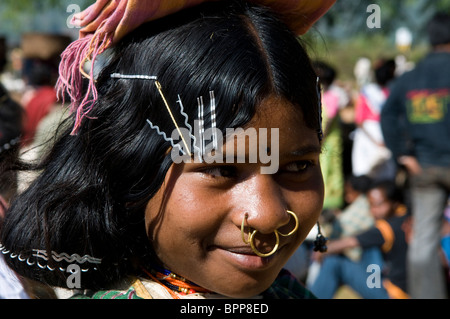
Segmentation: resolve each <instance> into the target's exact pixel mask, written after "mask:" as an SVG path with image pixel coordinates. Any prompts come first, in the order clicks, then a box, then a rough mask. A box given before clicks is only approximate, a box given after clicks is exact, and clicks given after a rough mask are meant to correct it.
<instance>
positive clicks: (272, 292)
mask: <svg viewBox="0 0 450 319" xmlns="http://www.w3.org/2000/svg"><path fill="white" fill-rule="evenodd" d="M137 289H138V287H137V286H136V285H133V286H131V287H130V288H129V289H128V290H124V291H119V290H107V291H97V292H84V293H83V294H77V295H74V296H73V297H72V299H143V298H142V297H140V296H139V294H138V292H137ZM262 297H263V299H316V297H315V296H314V295H313V293H312V292H310V291H309V290H308V289H306V288H305V286H303V285H302V284H301V283H300V282H298V281H297V279H296V278H295V277H294V276H293V275H292V274H291V273H290V272H289V271H287V270H285V269H283V270H282V271H281V272H280V274H279V275H278V277H277V279H276V280H275V282H274V283H273V284H272V286H270V288H269V289H267V290H266V291H265V292H263V293H262Z"/></svg>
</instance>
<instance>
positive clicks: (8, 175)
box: [0, 84, 24, 209]
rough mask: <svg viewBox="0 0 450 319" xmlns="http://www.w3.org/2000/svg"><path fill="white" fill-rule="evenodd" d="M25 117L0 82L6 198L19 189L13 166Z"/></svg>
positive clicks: (0, 182)
mask: <svg viewBox="0 0 450 319" xmlns="http://www.w3.org/2000/svg"><path fill="white" fill-rule="evenodd" d="M23 118H24V111H23V108H22V107H21V106H20V104H19V103H17V102H15V101H14V100H13V99H12V98H11V96H10V95H9V93H8V91H7V90H6V88H5V87H4V86H2V85H1V84H0V195H2V196H3V197H4V198H5V199H6V200H9V199H10V198H11V197H12V196H14V194H15V193H16V191H17V174H16V172H15V170H14V169H13V166H14V162H15V161H16V160H17V158H18V156H19V150H20V141H21V136H22V133H23V125H22V122H23ZM0 205H1V203H0ZM0 208H3V209H6V207H0Z"/></svg>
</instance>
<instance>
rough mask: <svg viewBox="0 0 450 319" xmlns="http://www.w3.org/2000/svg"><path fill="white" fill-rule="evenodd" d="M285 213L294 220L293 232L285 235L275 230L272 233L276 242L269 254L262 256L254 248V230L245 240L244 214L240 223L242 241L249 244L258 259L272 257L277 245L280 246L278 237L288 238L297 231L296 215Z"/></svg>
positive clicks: (288, 211)
mask: <svg viewBox="0 0 450 319" xmlns="http://www.w3.org/2000/svg"><path fill="white" fill-rule="evenodd" d="M286 212H287V213H288V214H290V215H291V216H293V217H294V220H295V227H294V229H293V230H291V231H290V232H289V233H287V234H283V233H280V232H279V231H278V230H275V231H274V233H275V240H276V241H275V246H274V247H273V249H272V251H270V252H268V253H266V254H263V253H262V252H260V251H259V250H258V249H257V248H256V245H255V243H254V238H255V235H256V233H257V232H258V231H257V230H256V229H254V230H253V231H252V232H251V233H250V235H249V236H248V240H246V239H245V232H244V227H245V221H246V220H247V218H248V214H247V213H245V215H244V218H243V219H242V223H241V236H242V241H243V242H244V243H246V244H250V247H251V248H252V250H253V252H254V253H255V254H256V255H258V256H259V257H269V256H271V255H273V254H274V253H275V252H276V251H277V250H278V246H279V244H280V235H281V236H283V237H288V236H291V235H293V234H294V233H295V232H296V231H297V230H298V225H299V222H298V217H297V215H296V214H295V213H294V212H292V211H290V210H286Z"/></svg>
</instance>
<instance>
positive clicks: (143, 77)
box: [111, 73, 158, 80]
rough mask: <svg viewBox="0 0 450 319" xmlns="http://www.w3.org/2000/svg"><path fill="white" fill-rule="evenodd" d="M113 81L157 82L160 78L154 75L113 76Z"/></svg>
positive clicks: (115, 74) (118, 74)
mask: <svg viewBox="0 0 450 319" xmlns="http://www.w3.org/2000/svg"><path fill="white" fill-rule="evenodd" d="M111 77H112V78H113V79H128V80H157V79H158V77H157V76H154V75H141V74H121V73H113V74H111Z"/></svg>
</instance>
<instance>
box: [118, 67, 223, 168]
mask: <svg viewBox="0 0 450 319" xmlns="http://www.w3.org/2000/svg"><path fill="white" fill-rule="evenodd" d="M111 78H115V79H137V80H154V81H155V86H156V88H157V90H158V92H159V94H160V96H161V98H162V100H163V102H164V105H165V107H166V109H167V112H168V113H169V115H170V118H171V120H172V122H173V124H174V126H175V128H176V130H177V132H178V134H179V137H180V139H181V142H182V144H183V147H182V146H181V145H180V144H179V143H176V142H175V141H174V140H173V138H172V137H171V136H169V134H167V133H166V132H162V131H161V129H160V127H159V126H158V125H156V124H155V123H153V122H152V121H151V120H150V119H147V123H148V124H149V125H150V127H151V128H152V129H154V130H156V132H157V133H158V135H160V136H162V138H163V139H164V140H165V141H167V142H169V143H170V145H171V146H172V147H173V148H178V149H179V150H180V152H181V153H182V154H183V155H187V156H189V157H190V158H191V157H192V155H193V154H192V152H191V146H192V147H193V150H194V154H195V155H197V158H198V159H199V160H200V162H202V161H203V157H204V155H205V153H206V141H205V126H204V124H205V120H204V112H205V107H204V103H203V97H199V98H197V104H198V119H197V125H198V130H196V133H197V132H198V134H196V133H194V132H193V129H192V126H191V125H189V118H188V115H187V114H186V113H185V112H184V106H183V102H182V100H181V97H180V95H178V100H177V103H178V104H179V105H180V111H179V112H180V114H181V115H182V116H183V117H184V119H185V121H184V126H185V128H186V130H187V134H184V135H183V132H182V128H180V126H179V125H178V123H177V121H176V120H175V117H174V115H173V113H172V110H171V108H170V106H169V103H168V102H167V99H166V97H165V96H164V93H163V90H162V85H161V83H160V82H159V81H158V77H157V76H148V75H125V74H120V73H113V74H111ZM209 97H210V113H211V128H212V144H213V149H217V148H218V137H217V132H216V99H215V95H214V91H210V92H209ZM196 128H197V127H196ZM183 130H184V128H183ZM186 130H184V131H185V132H186ZM187 135H188V136H189V139H190V141H189V142H190V143H188V141H187V139H186V137H187Z"/></svg>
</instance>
